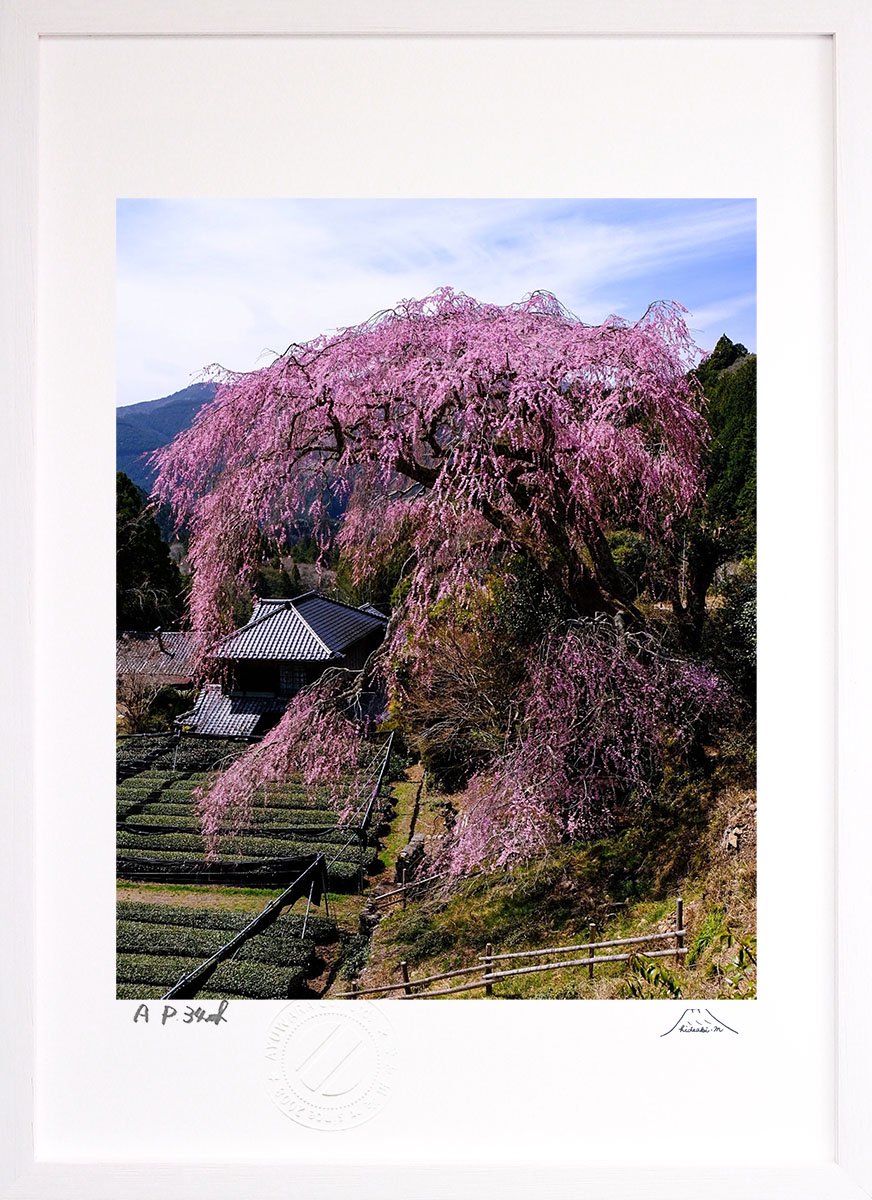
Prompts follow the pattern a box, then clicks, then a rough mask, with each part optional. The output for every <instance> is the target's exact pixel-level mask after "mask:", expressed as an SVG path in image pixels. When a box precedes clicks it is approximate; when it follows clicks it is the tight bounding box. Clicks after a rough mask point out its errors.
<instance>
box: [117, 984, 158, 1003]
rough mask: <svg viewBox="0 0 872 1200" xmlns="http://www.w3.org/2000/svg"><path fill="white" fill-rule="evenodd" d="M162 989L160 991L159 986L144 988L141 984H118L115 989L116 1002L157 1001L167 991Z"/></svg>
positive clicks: (144, 985)
mask: <svg viewBox="0 0 872 1200" xmlns="http://www.w3.org/2000/svg"><path fill="white" fill-rule="evenodd" d="M168 990H169V989H168V988H164V989H163V991H161V989H160V987H159V986H156V985H151V986H146V984H143V983H119V984H118V986H117V988H116V989H115V998H116V1000H159V999H160V997H161V996H162V995H163V992H165V991H168Z"/></svg>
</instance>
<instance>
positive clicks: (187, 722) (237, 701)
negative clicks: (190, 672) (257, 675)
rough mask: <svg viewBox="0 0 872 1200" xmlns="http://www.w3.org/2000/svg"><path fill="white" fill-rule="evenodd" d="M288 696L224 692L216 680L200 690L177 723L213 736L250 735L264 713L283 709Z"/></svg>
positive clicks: (252, 734) (266, 714)
mask: <svg viewBox="0 0 872 1200" xmlns="http://www.w3.org/2000/svg"><path fill="white" fill-rule="evenodd" d="M287 706H288V700H287V698H285V699H280V698H278V697H275V698H274V697H271V696H226V695H225V694H224V693H223V692H222V691H221V688H220V687H219V685H218V684H216V683H209V684H207V685H206V687H204V688H203V690H202V691H201V692H200V694H199V696H198V697H197V702H196V704H195V705H194V707H193V709H192V710H191V711H190V712H189V713H185V714H184V716H181V717H179V718H178V719H177V721H176V724H177V725H178V726H180V727H181V728H183V729H186V730H189V731H190V732H192V733H199V734H209V735H210V736H213V737H253V736H254V735H255V734H256V733H258V732H259V729H258V726H259V725H260V724H261V721H262V720H263V718H264V717H266V716H268V715H270V714H272V713H283V712H284V711H285V709H286V708H287Z"/></svg>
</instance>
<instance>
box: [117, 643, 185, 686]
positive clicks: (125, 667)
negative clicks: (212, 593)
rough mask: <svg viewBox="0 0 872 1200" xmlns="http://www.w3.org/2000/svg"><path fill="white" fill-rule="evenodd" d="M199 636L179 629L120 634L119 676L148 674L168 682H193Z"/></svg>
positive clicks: (118, 648) (118, 650)
mask: <svg viewBox="0 0 872 1200" xmlns="http://www.w3.org/2000/svg"><path fill="white" fill-rule="evenodd" d="M195 648H196V647H195V639H194V635H193V634H192V633H183V632H180V631H178V630H168V631H167V632H163V631H161V632H160V633H157V632H156V633H134V632H131V633H120V634H119V635H118V637H117V639H116V641H115V666H116V671H117V673H118V674H119V675H148V676H150V677H152V678H154V679H162V680H164V681H165V682H167V683H189V682H190V681H191V679H192V677H193V666H192V662H193V658H194V652H195Z"/></svg>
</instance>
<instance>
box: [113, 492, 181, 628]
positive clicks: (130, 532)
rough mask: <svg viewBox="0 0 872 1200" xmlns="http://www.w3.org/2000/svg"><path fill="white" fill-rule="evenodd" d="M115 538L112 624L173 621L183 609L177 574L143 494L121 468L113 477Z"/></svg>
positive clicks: (151, 624) (126, 625)
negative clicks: (113, 615)
mask: <svg viewBox="0 0 872 1200" xmlns="http://www.w3.org/2000/svg"><path fill="white" fill-rule="evenodd" d="M115 537H116V543H115V554H116V579H115V621H116V626H117V628H118V629H119V630H122V629H126V630H149V629H154V628H155V626H157V625H162V626H164V627H166V626H172V625H175V624H176V623H177V622H178V620H179V618H180V617H181V614H182V610H183V603H182V591H183V587H182V577H181V574H180V572H179V569H178V567H177V566H176V565H175V563H174V562H173V561H172V559H171V557H170V551H169V546H168V545H167V543H166V542H165V541H164V540H163V538H162V537H161V533H160V529H159V528H158V525H157V522H156V521H155V519H154V516H153V514H152V511H151V508H150V507H149V506H148V498H147V497H146V495H145V493H144V492H143V491H141V490H140V489H139V488H138V487H137V486H136V484H135V483H133V481H132V480H131V479H130V478H128V476H127V475H125V474H124V472H123V471H119V472H118V474H117V475H116V477H115Z"/></svg>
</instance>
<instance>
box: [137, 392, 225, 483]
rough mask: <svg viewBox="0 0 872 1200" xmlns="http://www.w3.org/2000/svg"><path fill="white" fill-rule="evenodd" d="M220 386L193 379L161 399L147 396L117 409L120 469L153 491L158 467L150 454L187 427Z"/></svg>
mask: <svg viewBox="0 0 872 1200" xmlns="http://www.w3.org/2000/svg"><path fill="white" fill-rule="evenodd" d="M216 389H217V385H216V384H214V383H192V384H191V386H190V387H186V388H183V389H182V391H180V392H173V394H172V395H171V396H163V397H162V398H161V399H160V400H145V401H143V402H142V403H141V404H129V405H128V406H127V407H126V408H119V409H117V410H116V417H115V465H116V470H118V471H123V472H124V474H125V475H127V476H128V477H129V478H130V479H132V480H133V482H134V483H135V484H136V485H137V486H138V487H141V488H142V489H143V491H144V492H146V493H148V492H150V491H151V485H152V483H153V482H154V470H153V469H152V467H150V466H149V464H148V461H147V459H148V455H149V454H150V453H151V452H152V450H157V448H158V446H166V445H167V444H168V443H169V442H171V441H172V440H173V438H174V437H175V436H176V434H177V433H181V431H182V430H183V429H187V428H188V426H189V425H190V424H191V423H192V422H193V420H194V417H195V416H196V415H197V413H198V412H199V411H200V409H201V408H202V407H203V405H204V404H206V403H207V402H208V401H209V400H211V399H212V397H213V396H214V395H215V392H216Z"/></svg>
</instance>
